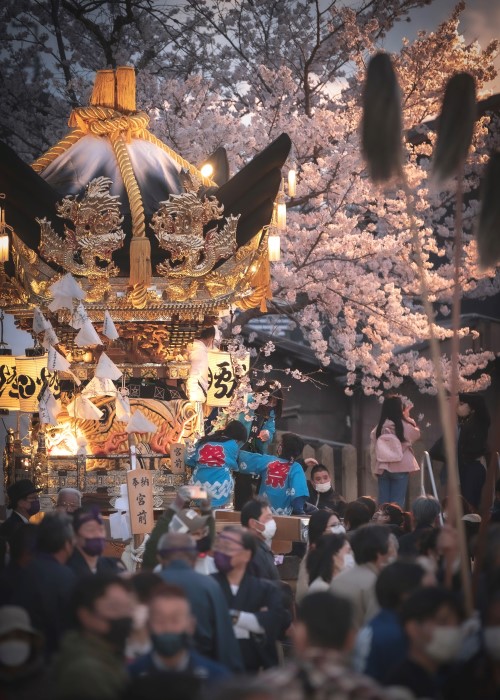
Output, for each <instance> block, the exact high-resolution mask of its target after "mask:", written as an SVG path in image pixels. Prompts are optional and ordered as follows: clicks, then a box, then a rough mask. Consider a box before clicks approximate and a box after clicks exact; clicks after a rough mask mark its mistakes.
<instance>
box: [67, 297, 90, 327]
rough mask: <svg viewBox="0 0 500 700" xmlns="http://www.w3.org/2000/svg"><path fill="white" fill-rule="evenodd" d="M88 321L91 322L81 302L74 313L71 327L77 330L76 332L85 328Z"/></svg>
mask: <svg viewBox="0 0 500 700" xmlns="http://www.w3.org/2000/svg"><path fill="white" fill-rule="evenodd" d="M88 320H89V317H88V314H87V312H86V310H85V307H84V305H83V304H82V302H80V303H79V304H78V306H77V307H76V309H75V310H74V312H73V315H72V317H71V323H70V326H71V327H72V328H75V329H76V330H79V329H80V328H81V327H82V326H83V324H84V323H85V321H88Z"/></svg>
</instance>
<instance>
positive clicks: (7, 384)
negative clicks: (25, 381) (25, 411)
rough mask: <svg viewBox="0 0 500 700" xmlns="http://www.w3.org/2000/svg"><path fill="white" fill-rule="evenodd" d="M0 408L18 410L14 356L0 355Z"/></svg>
mask: <svg viewBox="0 0 500 700" xmlns="http://www.w3.org/2000/svg"><path fill="white" fill-rule="evenodd" d="M0 409H2V410H7V411H19V392H18V389H17V372H16V358H15V357H13V356H12V355H0Z"/></svg>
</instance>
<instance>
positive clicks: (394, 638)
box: [352, 561, 436, 683]
mask: <svg viewBox="0 0 500 700" xmlns="http://www.w3.org/2000/svg"><path fill="white" fill-rule="evenodd" d="M435 583H436V579H435V577H434V576H433V575H432V574H429V573H426V572H425V571H424V569H423V568H422V567H421V566H419V565H418V564H416V563H414V562H412V561H395V562H393V563H392V564H388V566H386V567H385V568H384V569H382V571H381V572H380V575H379V577H378V579H377V582H376V583H375V595H376V596H377V601H378V603H379V605H380V611H379V612H378V613H377V614H376V615H375V617H373V618H372V619H371V620H370V621H369V622H368V624H366V625H365V626H364V627H363V628H362V629H361V630H360V631H359V633H358V635H357V637H356V644H355V647H354V654H353V663H352V665H353V668H354V669H356V671H358V672H359V673H366V674H367V675H368V676H371V677H372V678H374V679H375V680H376V681H378V682H379V683H384V682H385V681H386V679H387V677H388V675H389V674H390V672H391V671H392V669H394V668H395V667H396V666H398V665H399V664H400V663H402V662H403V661H404V659H405V656H406V653H407V651H408V643H407V639H406V635H405V633H404V630H403V626H402V624H401V621H400V619H399V611H400V608H401V605H402V603H403V601H404V600H405V599H406V598H407V597H408V596H409V595H410V594H411V593H412V592H413V591H415V590H416V589H417V588H419V587H420V586H422V585H435Z"/></svg>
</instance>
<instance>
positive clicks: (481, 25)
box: [384, 0, 500, 92]
mask: <svg viewBox="0 0 500 700" xmlns="http://www.w3.org/2000/svg"><path fill="white" fill-rule="evenodd" d="M457 3H458V0H434V2H432V3H431V4H430V5H426V6H425V7H419V8H418V9H416V10H413V11H412V12H411V13H410V19H411V21H410V22H398V23H397V24H396V25H395V26H394V28H393V29H392V30H391V32H389V34H388V35H387V38H386V40H385V45H384V46H385V48H386V49H387V50H388V51H395V50H397V49H399V48H400V47H401V40H402V39H403V37H407V38H408V39H410V40H411V39H414V38H415V37H416V35H417V33H418V32H419V31H420V30H422V29H425V30H426V31H433V30H434V29H436V28H437V27H438V25H439V24H441V22H443V21H444V20H446V19H447V18H448V17H449V16H450V15H451V13H452V11H453V8H454V7H455V6H456V5H457ZM459 31H460V33H461V34H462V35H463V36H464V38H465V40H466V41H467V42H469V41H472V40H474V39H477V40H478V41H479V43H480V44H481V46H486V45H487V44H488V42H489V41H491V40H492V39H498V38H500V0H466V7H465V10H464V11H463V13H462V16H461V22H460V26H459ZM495 66H496V68H497V71H498V73H499V74H500V56H499V57H497V59H496V60H495ZM487 89H488V90H491V91H493V92H500V75H497V77H496V78H495V80H494V81H492V82H491V83H490V84H489V85H488V86H487Z"/></svg>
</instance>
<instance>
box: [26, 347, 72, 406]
mask: <svg viewBox="0 0 500 700" xmlns="http://www.w3.org/2000/svg"><path fill="white" fill-rule="evenodd" d="M16 368H17V388H18V391H19V408H20V410H21V411H25V412H26V413H36V412H37V411H38V397H39V394H40V391H41V389H42V387H43V386H44V385H45V384H47V385H48V386H49V388H50V390H51V391H52V393H53V395H54V398H56V399H58V398H59V397H60V395H61V389H60V387H59V379H58V377H57V372H49V370H48V369H47V355H38V356H36V357H27V356H26V355H21V356H20V357H16Z"/></svg>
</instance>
